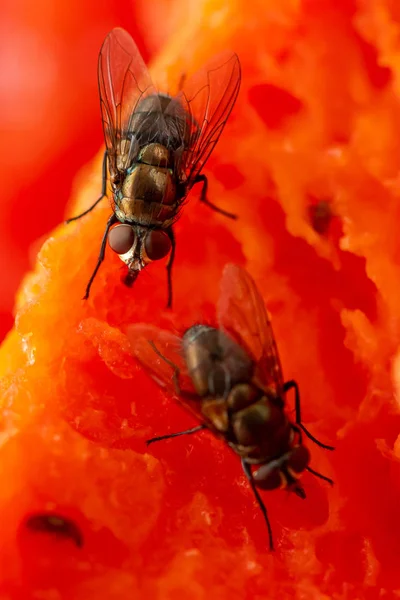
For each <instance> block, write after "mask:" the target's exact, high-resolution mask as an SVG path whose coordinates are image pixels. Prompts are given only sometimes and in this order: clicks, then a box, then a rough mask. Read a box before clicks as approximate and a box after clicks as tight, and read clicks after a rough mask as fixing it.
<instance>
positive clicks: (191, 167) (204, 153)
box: [166, 53, 241, 189]
mask: <svg viewBox="0 0 400 600" xmlns="http://www.w3.org/2000/svg"><path fill="white" fill-rule="evenodd" d="M240 79H241V73H240V63H239V58H238V57H237V55H236V54H231V53H229V54H228V53H225V54H222V55H219V56H217V57H215V58H214V59H212V61H210V62H209V63H208V64H207V65H206V66H205V67H204V68H203V69H201V70H200V71H198V72H197V73H196V74H195V75H193V76H192V77H190V78H189V79H188V80H187V81H184V83H183V86H182V90H181V91H180V92H179V93H178V94H177V96H175V98H174V101H173V102H171V103H170V105H169V106H168V108H167V110H166V115H167V114H169V115H170V116H171V117H175V118H180V119H182V116H181V115H182V109H183V111H184V114H185V115H186V119H185V123H184V127H183V128H181V150H182V152H181V155H180V156H179V160H180V164H179V170H180V172H182V173H184V175H185V177H186V181H187V183H188V189H190V187H191V186H192V185H193V184H194V183H196V178H197V176H198V175H199V174H200V171H201V170H202V169H203V167H204V165H205V163H206V162H207V160H208V158H209V156H210V154H211V152H212V151H213V149H214V147H215V145H216V143H217V142H218V139H219V136H220V135H221V133H222V131H223V129H224V127H225V125H226V122H227V120H228V117H229V115H230V113H231V111H232V108H233V106H234V104H235V101H236V98H237V95H238V93H239V88H240Z"/></svg>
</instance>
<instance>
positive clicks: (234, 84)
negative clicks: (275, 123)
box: [67, 28, 240, 307]
mask: <svg viewBox="0 0 400 600" xmlns="http://www.w3.org/2000/svg"><path fill="white" fill-rule="evenodd" d="M98 81H99V93H100V105H101V114H102V120H103V130H104V137H105V143H106V151H105V154H104V159H103V185H102V190H101V196H100V197H99V198H98V199H97V200H96V202H95V203H94V204H93V205H92V206H90V207H89V208H88V209H87V210H85V211H84V212H83V213H81V214H79V215H77V216H75V217H72V218H71V219H69V220H68V221H67V223H69V222H71V221H74V220H76V219H80V218H81V217H83V216H84V215H86V214H88V213H89V212H90V211H91V210H93V208H94V207H95V206H96V205H97V204H98V203H99V202H100V201H101V200H102V199H103V198H104V197H105V196H106V195H107V179H109V182H110V186H111V192H112V194H111V195H112V209H113V212H112V214H111V216H110V217H109V219H108V221H107V225H106V228H105V231H104V235H103V239H102V243H101V248H100V253H99V256H98V260H97V264H96V267H95V269H94V271H93V274H92V276H91V277H90V280H89V282H88V285H87V287H86V293H85V296H84V298H85V299H86V298H88V297H89V293H90V288H91V286H92V283H93V280H94V278H95V276H96V274H97V271H98V269H99V267H100V265H101V263H102V262H103V260H104V256H105V250H106V244H107V240H108V243H109V246H110V247H111V249H112V250H113V251H114V252H116V253H117V254H118V255H119V257H120V258H121V260H122V261H123V262H124V263H125V264H126V265H127V266H128V269H129V271H128V275H127V277H126V281H125V282H126V284H127V285H132V284H133V283H134V281H135V280H136V278H137V276H138V274H139V273H140V271H141V270H142V269H143V268H144V267H145V266H146V265H147V264H149V263H150V262H152V261H154V260H159V259H161V258H164V257H166V256H167V255H168V254H169V259H168V264H167V276H168V307H170V306H171V305H172V265H173V261H174V256H175V239H174V234H173V227H172V226H173V224H174V223H175V221H176V220H177V219H178V217H179V216H180V212H181V209H182V206H183V203H184V201H185V199H186V197H187V195H188V193H189V191H190V190H191V188H192V187H193V185H194V184H196V183H202V192H201V200H202V201H203V202H204V203H205V204H207V205H208V206H210V207H211V208H213V209H214V210H217V211H218V212H220V213H222V214H224V215H226V216H228V217H232V218H235V215H233V214H231V213H228V212H226V211H224V210H222V209H220V208H218V207H216V206H214V205H213V204H212V203H211V202H210V201H209V200H208V198H207V178H206V176H205V175H204V174H202V173H201V171H202V169H203V167H204V165H205V164H206V162H207V160H208V158H209V156H210V154H211V152H212V150H213V149H214V146H215V144H216V143H217V141H218V139H219V136H220V135H221V133H222V130H223V129H224V127H225V124H226V122H227V119H228V117H229V114H230V112H231V110H232V108H233V106H234V104H235V101H236V98H237V95H238V92H239V87H240V63H239V59H238V57H237V56H236V54H226V55H222V56H219V57H217V58H215V59H214V60H212V61H211V62H210V63H209V64H207V66H206V67H204V68H203V69H202V70H201V71H199V72H198V73H197V74H195V75H193V76H192V77H189V78H187V79H186V78H182V86H181V89H180V91H179V93H178V94H177V95H176V96H169V95H167V94H162V93H159V92H158V91H157V90H156V88H155V87H154V85H153V83H152V80H151V77H150V74H149V72H148V70H147V67H146V65H145V63H144V61H143V59H142V57H141V55H140V53H139V50H138V48H137V47H136V44H135V42H134V41H133V39H132V38H131V36H130V35H129V34H128V33H127V32H126V31H124V30H123V29H120V28H116V29H113V30H112V31H111V32H110V33H109V34H108V35H107V37H106V39H105V41H104V43H103V45H102V48H101V50H100V55H99V62H98ZM114 225H115V227H113V226H114Z"/></svg>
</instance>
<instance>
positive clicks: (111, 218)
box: [83, 214, 118, 300]
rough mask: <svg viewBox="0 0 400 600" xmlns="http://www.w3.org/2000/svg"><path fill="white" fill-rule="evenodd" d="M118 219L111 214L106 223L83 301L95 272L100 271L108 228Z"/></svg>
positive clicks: (88, 291) (87, 295)
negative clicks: (95, 263)
mask: <svg viewBox="0 0 400 600" xmlns="http://www.w3.org/2000/svg"><path fill="white" fill-rule="evenodd" d="M117 222H118V219H117V217H116V216H115V215H114V214H112V215H111V217H110V218H109V219H108V221H107V225H106V228H105V231H104V235H103V239H102V241H101V247H100V253H99V257H98V259H97V265H96V267H95V269H94V271H93V273H92V275H91V277H90V279H89V282H88V284H87V286H86V292H85V295H84V297H83V299H84V300H87V299H88V298H89V294H90V288H91V287H92V283H93V281H94V278H95V277H96V275H97V271H98V270H99V269H100V265H101V263H102V262H103V260H104V257H105V254H106V244H107V237H108V232H109V231H110V228H111V226H112V225H114V223H117Z"/></svg>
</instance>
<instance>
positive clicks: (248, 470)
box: [242, 458, 274, 550]
mask: <svg viewBox="0 0 400 600" xmlns="http://www.w3.org/2000/svg"><path fill="white" fill-rule="evenodd" d="M242 468H243V471H244V474H245V475H246V477H247V479H248V480H249V483H250V487H251V489H252V490H253V494H254V496H255V498H256V500H257V502H258V506H259V507H260V509H261V512H262V514H263V517H264V521H265V522H266V524H267V528H268V539H269V548H270V550H274V539H273V536H272V528H271V523H270V522H269V518H268V513H267V509H266V507H265V504H264V502H263V501H262V498H261V496H260V494H259V493H258V490H257V487H256V484H255V483H254V479H253V474H252V472H251V468H250V465H249V464H247V463H246V461H245V460H244V459H243V458H242Z"/></svg>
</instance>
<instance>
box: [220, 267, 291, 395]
mask: <svg viewBox="0 0 400 600" xmlns="http://www.w3.org/2000/svg"><path fill="white" fill-rule="evenodd" d="M218 318H219V323H220V327H221V328H222V329H223V330H224V331H226V332H227V333H228V334H229V335H231V336H232V337H233V338H234V339H236V340H237V341H238V343H240V344H243V346H244V347H245V348H246V349H247V350H248V351H249V352H250V354H251V356H252V357H253V359H254V361H255V362H256V364H257V367H258V368H257V374H258V376H259V377H260V379H261V381H262V383H263V384H264V385H266V386H268V387H271V386H272V387H273V388H274V390H275V392H276V393H277V395H279V396H282V394H283V383H284V382H283V375H282V367H281V363H280V359H279V354H278V349H277V346H276V343H275V338H274V334H273V331H272V326H271V321H270V318H269V315H268V313H267V310H266V308H265V304H264V300H263V299H262V297H261V294H260V292H259V291H258V289H257V286H256V284H255V283H254V281H253V279H252V278H251V277H250V275H249V274H248V273H247V272H246V271H245V270H244V269H242V268H241V267H239V266H237V265H233V264H228V265H226V266H225V269H224V272H223V275H222V281H221V293H220V298H219V303H218Z"/></svg>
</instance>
